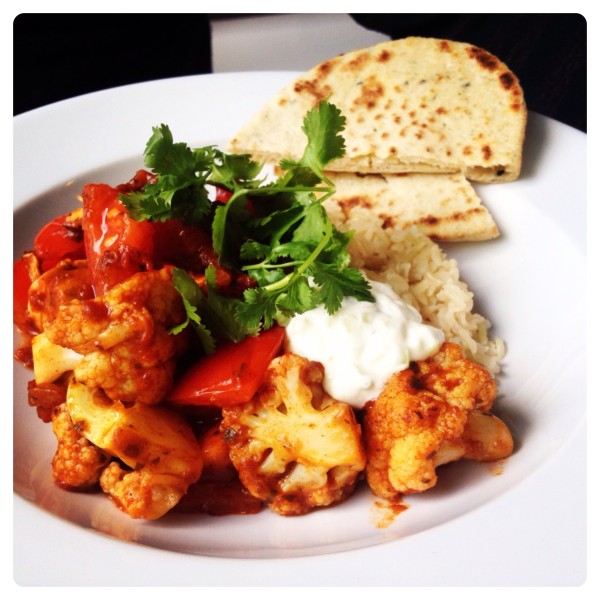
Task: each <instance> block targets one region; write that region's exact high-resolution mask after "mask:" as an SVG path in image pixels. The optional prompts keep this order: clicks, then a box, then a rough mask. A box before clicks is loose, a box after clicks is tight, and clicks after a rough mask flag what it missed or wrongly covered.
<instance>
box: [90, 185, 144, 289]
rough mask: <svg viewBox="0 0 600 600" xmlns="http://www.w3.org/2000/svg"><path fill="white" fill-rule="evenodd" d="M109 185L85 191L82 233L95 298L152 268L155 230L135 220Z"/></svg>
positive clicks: (116, 189) (117, 190) (91, 187)
mask: <svg viewBox="0 0 600 600" xmlns="http://www.w3.org/2000/svg"><path fill="white" fill-rule="evenodd" d="M120 194H121V191H120V190H119V189H118V188H114V187H111V186H110V185H107V184H104V183H100V184H92V183H90V184H87V185H86V186H85V187H84V188H83V194H82V196H83V234H84V242H85V251H86V256H87V259H88V267H89V269H90V279H91V281H92V286H93V288H94V293H95V294H96V296H100V295H102V294H104V293H105V292H107V291H108V290H109V289H110V288H112V287H113V286H114V285H116V284H117V283H121V282H123V281H125V280H127V279H129V277H131V276H132V275H134V274H135V273H138V272H139V271H143V270H148V269H150V268H152V255H153V249H154V235H153V233H154V231H153V227H152V223H150V222H149V221H135V220H134V219H132V218H131V217H130V216H129V215H128V214H127V209H126V208H125V206H124V204H123V203H122V202H121V201H120V200H119V195H120Z"/></svg>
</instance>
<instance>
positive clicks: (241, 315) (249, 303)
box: [236, 287, 279, 330]
mask: <svg viewBox="0 0 600 600" xmlns="http://www.w3.org/2000/svg"><path fill="white" fill-rule="evenodd" d="M278 297H279V293H273V292H270V291H269V290H268V289H267V288H266V287H259V288H249V289H247V290H246V291H245V292H244V302H242V303H241V304H240V305H239V306H238V307H237V309H236V317H237V319H238V321H240V322H242V323H246V325H247V327H249V328H256V329H257V330H260V329H261V328H262V329H269V328H270V327H271V326H272V325H273V323H274V322H275V320H276V318H277V299H278Z"/></svg>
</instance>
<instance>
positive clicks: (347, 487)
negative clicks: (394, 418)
mask: <svg viewBox="0 0 600 600" xmlns="http://www.w3.org/2000/svg"><path fill="white" fill-rule="evenodd" d="M322 381H323V367H322V365H321V364H319V363H315V362H310V361H308V360H307V359H305V358H302V357H299V356H296V355H293V354H285V355H283V356H281V357H278V358H276V359H274V360H273V361H272V362H271V364H270V366H269V368H268V369H267V372H266V375H265V381H264V384H263V387H262V389H261V390H260V391H259V392H258V393H257V395H256V396H255V397H254V398H253V399H252V400H251V401H250V402H248V403H246V404H243V405H241V406H236V407H232V408H227V409H224V410H223V421H222V424H221V430H222V431H223V434H224V438H225V440H226V441H227V442H228V443H229V446H230V456H231V460H232V462H233V464H234V466H235V467H236V469H237V471H238V473H239V476H240V479H241V481H242V483H243V484H244V485H245V487H246V488H247V489H248V491H249V492H250V493H251V494H252V495H253V496H255V497H256V498H260V499H262V500H264V501H265V502H266V503H267V504H268V505H269V506H270V508H271V509H272V510H273V511H275V512H277V513H279V514H281V515H300V514H304V513H307V512H309V511H310V510H311V509H313V508H316V507H322V506H328V505H330V504H333V503H336V502H340V501H341V500H343V499H345V498H346V497H347V496H348V495H350V493H351V492H352V491H353V489H354V485H355V482H356V480H357V477H358V475H359V474H360V473H361V471H363V469H364V467H365V454H364V450H363V447H362V442H361V430H360V426H359V425H358V423H357V422H356V419H355V417H354V413H353V411H352V409H351V408H350V406H348V405H347V404H344V403H342V402H338V401H337V400H335V399H333V398H331V396H329V395H328V394H326V393H325V391H324V389H323V387H322Z"/></svg>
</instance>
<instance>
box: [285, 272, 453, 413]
mask: <svg viewBox="0 0 600 600" xmlns="http://www.w3.org/2000/svg"><path fill="white" fill-rule="evenodd" d="M369 283H370V284H371V291H372V293H373V296H374V297H375V302H366V301H359V300H357V299H356V298H344V300H343V302H342V307H341V308H340V309H339V310H338V311H337V312H336V313H334V314H333V315H329V314H328V313H327V311H326V310H325V308H324V307H323V306H318V307H317V308H314V309H312V310H309V311H307V312H305V313H302V314H300V315H296V316H295V317H293V318H292V319H291V320H290V322H289V323H288V325H287V326H286V333H287V339H286V349H287V350H288V351H289V352H293V353H294V354H298V355H300V356H304V357H306V358H308V359H309V360H314V361H318V362H320V363H322V364H323V366H324V367H325V380H324V382H323V387H324V388H325V390H326V391H327V393H328V394H330V395H331V396H332V397H333V398H335V399H336V400H341V401H343V402H347V403H348V404H350V405H352V406H353V407H355V408H362V407H363V406H364V404H365V402H367V401H368V400H372V399H374V398H376V397H377V396H378V395H379V393H380V392H381V390H382V389H383V386H384V385H385V383H386V382H387V380H388V379H389V378H390V377H391V376H392V375H393V374H394V373H396V372H398V371H402V370H404V369H406V368H407V367H408V365H409V363H410V362H411V361H413V360H423V359H424V358H428V357H429V356H432V355H433V354H435V353H436V352H437V351H438V350H439V348H440V346H441V345H442V343H443V342H444V334H443V332H442V331H441V330H439V329H436V328H435V327H432V326H430V325H427V324H425V323H423V319H422V318H421V315H420V314H419V312H418V311H417V310H416V309H414V308H413V307H412V306H410V305H409V304H407V303H406V302H404V301H403V300H402V299H401V298H400V297H399V296H398V295H397V294H396V293H395V292H394V291H393V290H392V288H391V287H390V286H388V285H386V284H383V283H379V282H377V281H370V282H369Z"/></svg>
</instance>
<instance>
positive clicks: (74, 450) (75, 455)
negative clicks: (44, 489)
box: [52, 403, 110, 490]
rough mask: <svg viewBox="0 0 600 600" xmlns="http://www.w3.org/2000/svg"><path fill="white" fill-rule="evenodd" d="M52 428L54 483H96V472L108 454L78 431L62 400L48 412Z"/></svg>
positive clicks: (70, 486) (85, 486) (77, 486)
mask: <svg viewBox="0 0 600 600" xmlns="http://www.w3.org/2000/svg"><path fill="white" fill-rule="evenodd" d="M52 431H53V432H54V435H55V436H56V439H57V440H58V446H57V449H56V453H55V454H54V458H53V459H52V475H53V477H54V481H55V482H56V483H57V485H59V486H60V487H62V488H64V489H67V490H74V489H76V490H82V489H89V488H93V487H95V486H96V485H98V481H99V478H100V473H101V472H102V470H103V469H104V467H106V465H107V464H108V463H109V460H110V457H109V455H108V454H106V453H105V452H103V451H102V450H100V449H99V448H97V447H96V446H94V445H93V444H92V443H90V442H89V441H88V440H87V439H86V438H85V437H83V436H82V435H81V433H80V432H79V431H78V430H77V428H76V427H75V425H74V423H73V421H72V420H71V417H70V416H69V412H68V410H67V405H66V404H64V403H63V404H60V405H59V406H57V407H56V408H55V409H54V411H53V413H52Z"/></svg>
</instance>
